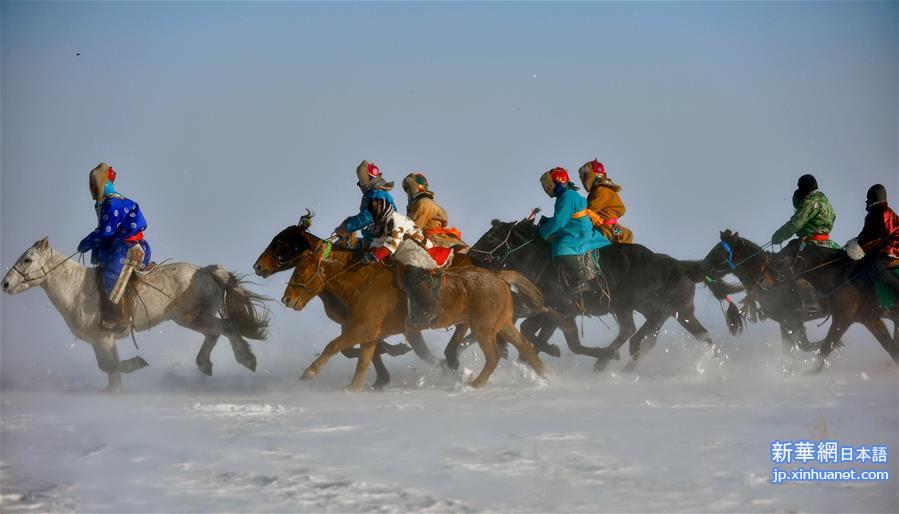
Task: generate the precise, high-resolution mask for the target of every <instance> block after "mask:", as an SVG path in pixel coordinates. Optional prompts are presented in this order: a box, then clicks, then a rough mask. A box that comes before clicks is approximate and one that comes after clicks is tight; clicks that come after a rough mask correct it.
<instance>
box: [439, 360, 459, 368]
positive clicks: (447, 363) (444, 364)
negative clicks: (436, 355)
mask: <svg viewBox="0 0 899 514" xmlns="http://www.w3.org/2000/svg"><path fill="white" fill-rule="evenodd" d="M440 369H442V370H444V371H458V370H459V361H458V360H456V359H453V360H450V359H444V360H442V361H440Z"/></svg>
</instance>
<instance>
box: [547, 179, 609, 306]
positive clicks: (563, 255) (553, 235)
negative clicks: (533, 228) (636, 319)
mask: <svg viewBox="0 0 899 514" xmlns="http://www.w3.org/2000/svg"><path fill="white" fill-rule="evenodd" d="M540 184H541V185H542V186H543V190H544V191H546V194H547V195H549V196H550V197H554V198H555V199H556V204H555V211H554V212H553V216H552V217H551V218H543V219H541V221H540V228H539V229H538V233H539V234H540V237H541V238H543V239H544V240H546V241H548V242H549V244H550V249H551V252H552V257H553V259H554V260H556V261H558V262H559V263H560V264H561V265H562V267H563V268H564V269H565V271H566V274H567V275H568V276H569V281H570V282H571V283H570V285H571V287H572V291H570V292H571V293H572V294H578V293H581V292H584V291H586V290H588V289H590V285H589V284H588V279H589V277H590V275H591V274H590V272H589V271H588V270H587V269H585V265H584V263H583V260H582V258H581V255H583V254H585V253H587V252H589V251H592V250H596V249H597V248H602V247H604V246H609V245H610V244H612V243H611V242H610V241H609V240H608V239H606V238H605V236H603V235H602V232H599V231H598V230H594V229H593V222H592V221H590V216H589V213H588V212H587V200H586V199H584V197H582V196H581V195H579V194H578V193H577V186H575V185H574V184H573V183H572V182H571V180H569V178H568V172H567V171H565V169H563V168H553V169H552V170H550V171H547V172H546V173H544V174H543V176H541V177H540ZM572 279H573V280H572Z"/></svg>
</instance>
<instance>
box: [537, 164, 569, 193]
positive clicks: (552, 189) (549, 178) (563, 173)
mask: <svg viewBox="0 0 899 514" xmlns="http://www.w3.org/2000/svg"><path fill="white" fill-rule="evenodd" d="M540 185H541V186H543V191H544V192H546V194H547V195H549V197H550V198H552V197H554V196H556V185H563V186H566V187H568V188H570V189H577V186H575V185H574V184H572V183H571V179H570V178H569V177H568V170H566V169H565V168H562V167H558V166H557V167H555V168H553V169H551V170H549V171H547V172H546V173H544V174H543V175H540Z"/></svg>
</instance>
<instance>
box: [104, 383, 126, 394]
mask: <svg viewBox="0 0 899 514" xmlns="http://www.w3.org/2000/svg"><path fill="white" fill-rule="evenodd" d="M100 392H101V393H103V394H119V393H120V392H122V386H112V385H108V386H106V387H104V388H103V389H100Z"/></svg>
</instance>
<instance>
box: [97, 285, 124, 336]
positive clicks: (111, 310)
mask: <svg viewBox="0 0 899 514" xmlns="http://www.w3.org/2000/svg"><path fill="white" fill-rule="evenodd" d="M124 322H125V302H124V301H120V302H119V303H112V302H111V301H110V300H109V296H107V295H106V294H105V292H101V293H100V325H101V326H102V327H103V328H104V329H106V330H110V331H113V332H121V331H122V330H124V329H125V323H124Z"/></svg>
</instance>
